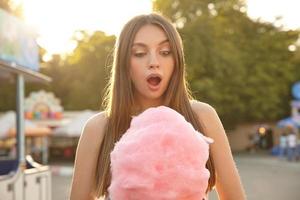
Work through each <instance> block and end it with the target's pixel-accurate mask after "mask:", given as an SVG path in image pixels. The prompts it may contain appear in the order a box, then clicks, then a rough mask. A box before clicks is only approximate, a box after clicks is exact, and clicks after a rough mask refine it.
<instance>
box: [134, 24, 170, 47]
mask: <svg viewBox="0 0 300 200" xmlns="http://www.w3.org/2000/svg"><path fill="white" fill-rule="evenodd" d="M167 39H168V38H167V35H166V33H165V31H164V30H163V29H162V28H160V27H159V26H156V25H151V24H149V25H144V26H142V27H141V28H140V30H138V32H137V33H136V35H135V38H134V42H133V44H135V43H143V44H145V45H159V44H161V42H163V41H166V40H167Z"/></svg>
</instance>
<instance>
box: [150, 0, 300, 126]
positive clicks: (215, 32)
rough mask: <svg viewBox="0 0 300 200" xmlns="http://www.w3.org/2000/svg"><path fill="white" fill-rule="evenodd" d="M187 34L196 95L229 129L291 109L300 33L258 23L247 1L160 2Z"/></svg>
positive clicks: (189, 67)
mask: <svg viewBox="0 0 300 200" xmlns="http://www.w3.org/2000/svg"><path fill="white" fill-rule="evenodd" d="M154 8H155V9H156V10H157V11H159V12H161V13H162V14H164V15H166V16H168V17H169V18H170V19H171V20H172V21H173V22H174V24H175V25H176V26H177V28H178V30H179V32H180V34H181V35H182V37H183V43H184V47H185V54H186V64H187V71H188V79H189V82H190V83H191V88H192V90H193V91H194V94H195V96H196V97H197V98H198V99H199V100H202V101H204V102H208V103H210V104H212V105H213V106H214V107H215V108H216V109H217V111H218V113H219V114H220V116H221V118H222V120H223V122H224V124H225V126H226V127H227V128H229V127H233V126H234V125H235V124H237V123H239V122H243V121H268V120H276V119H279V118H281V117H283V116H284V115H286V114H287V113H288V112H289V110H290V108H289V99H290V98H289V97H290V95H289V92H290V85H291V83H292V82H294V81H295V79H296V77H295V75H294V74H295V73H294V71H295V70H296V65H295V64H294V63H292V58H293V57H294V54H295V53H294V52H291V51H289V50H288V47H289V45H292V44H294V43H295V41H296V40H297V39H298V35H299V32H297V31H284V30H282V29H281V28H277V27H275V26H274V25H272V24H271V23H262V22H259V21H252V20H251V19H250V18H249V17H248V16H247V14H246V12H245V11H246V8H245V3H244V1H238V0H231V1H225V0H215V1H206V0H205V1H197V0H192V1H187V0H176V1H171V0H164V1H162V0H156V1H155V2H154Z"/></svg>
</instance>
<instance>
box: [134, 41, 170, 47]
mask: <svg viewBox="0 0 300 200" xmlns="http://www.w3.org/2000/svg"><path fill="white" fill-rule="evenodd" d="M167 42H169V40H168V39H165V40H163V41H161V42H160V43H159V44H158V45H162V44H164V43H167ZM132 46H142V47H147V45H146V44H144V43H142V42H136V43H133V45H132Z"/></svg>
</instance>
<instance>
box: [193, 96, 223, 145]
mask: <svg viewBox="0 0 300 200" xmlns="http://www.w3.org/2000/svg"><path fill="white" fill-rule="evenodd" d="M190 103H191V107H192V110H193V111H194V112H195V114H196V115H197V117H198V120H199V122H200V124H201V125H202V128H203V131H204V134H205V135H206V136H209V137H211V138H213V139H214V140H215V143H214V144H217V143H218V142H221V141H222V142H225V143H227V136H226V133H225V130H224V127H223V124H222V122H221V120H220V118H219V116H218V114H217V111H216V110H215V108H214V107H213V106H211V105H209V104H208V103H204V102H200V101H197V100H192V101H190ZM213 146H215V145H213Z"/></svg>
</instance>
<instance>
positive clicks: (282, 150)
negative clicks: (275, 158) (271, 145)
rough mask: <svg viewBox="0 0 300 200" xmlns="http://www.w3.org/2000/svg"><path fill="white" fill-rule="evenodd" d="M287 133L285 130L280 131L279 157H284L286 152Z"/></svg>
mask: <svg viewBox="0 0 300 200" xmlns="http://www.w3.org/2000/svg"><path fill="white" fill-rule="evenodd" d="M287 147H288V145H287V134H286V132H283V133H281V135H280V137H279V158H281V159H284V158H285V156H286V154H287Z"/></svg>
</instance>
